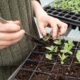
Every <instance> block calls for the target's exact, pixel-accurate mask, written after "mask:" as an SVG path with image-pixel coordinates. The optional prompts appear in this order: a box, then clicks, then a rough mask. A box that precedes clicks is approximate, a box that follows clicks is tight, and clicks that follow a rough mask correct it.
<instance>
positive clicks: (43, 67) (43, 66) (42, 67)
mask: <svg viewBox="0 0 80 80" xmlns="http://www.w3.org/2000/svg"><path fill="white" fill-rule="evenodd" d="M52 67H53V64H50V63H45V62H41V63H40V64H39V65H38V67H37V69H36V71H39V72H51V70H52Z"/></svg>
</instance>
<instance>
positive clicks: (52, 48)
mask: <svg viewBox="0 0 80 80" xmlns="http://www.w3.org/2000/svg"><path fill="white" fill-rule="evenodd" d="M46 49H47V50H49V52H57V50H58V47H57V46H53V45H52V46H50V47H46Z"/></svg>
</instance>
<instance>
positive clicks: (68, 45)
mask: <svg viewBox="0 0 80 80" xmlns="http://www.w3.org/2000/svg"><path fill="white" fill-rule="evenodd" d="M73 46H74V44H73V41H72V40H68V42H67V43H64V48H63V50H61V52H62V53H66V54H72V52H71V50H72V48H73Z"/></svg>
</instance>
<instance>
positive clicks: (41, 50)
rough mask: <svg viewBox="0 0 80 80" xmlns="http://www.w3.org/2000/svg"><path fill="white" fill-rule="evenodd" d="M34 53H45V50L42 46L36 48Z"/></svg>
mask: <svg viewBox="0 0 80 80" xmlns="http://www.w3.org/2000/svg"><path fill="white" fill-rule="evenodd" d="M34 51H38V52H45V51H46V48H45V47H43V46H37V47H36V49H35V50H34Z"/></svg>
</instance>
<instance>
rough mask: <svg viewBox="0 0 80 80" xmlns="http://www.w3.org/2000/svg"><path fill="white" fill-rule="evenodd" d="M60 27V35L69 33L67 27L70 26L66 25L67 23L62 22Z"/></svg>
mask: <svg viewBox="0 0 80 80" xmlns="http://www.w3.org/2000/svg"><path fill="white" fill-rule="evenodd" d="M58 27H59V29H60V30H59V33H58V34H59V35H63V34H64V33H65V32H66V31H67V27H68V25H67V24H66V23H63V22H60V23H59V24H58Z"/></svg>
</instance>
